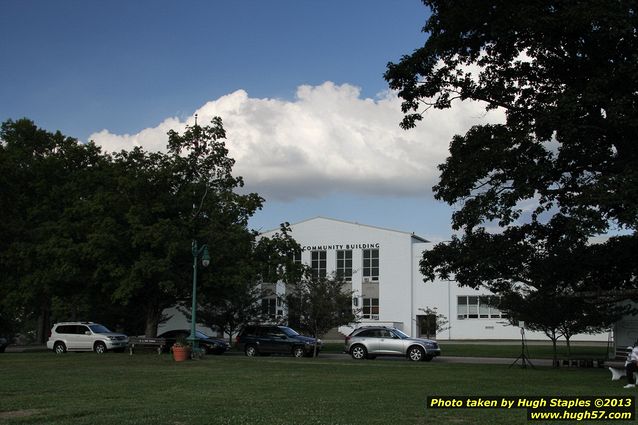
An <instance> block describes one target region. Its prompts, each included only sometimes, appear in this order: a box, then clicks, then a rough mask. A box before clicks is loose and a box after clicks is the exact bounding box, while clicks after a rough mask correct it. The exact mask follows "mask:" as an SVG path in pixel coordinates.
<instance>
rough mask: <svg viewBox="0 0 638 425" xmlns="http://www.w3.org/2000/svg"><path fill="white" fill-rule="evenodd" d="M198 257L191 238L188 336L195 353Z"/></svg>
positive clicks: (196, 348) (194, 241) (194, 243)
mask: <svg viewBox="0 0 638 425" xmlns="http://www.w3.org/2000/svg"><path fill="white" fill-rule="evenodd" d="M198 257H199V251H198V249H197V240H195V239H193V297H192V298H193V304H192V306H191V334H190V336H189V337H188V339H189V340H190V342H191V344H192V345H193V352H194V353H196V352H197V350H198V349H199V344H198V341H197V335H196V334H195V330H196V324H197V258H198Z"/></svg>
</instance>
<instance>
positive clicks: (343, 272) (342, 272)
mask: <svg viewBox="0 0 638 425" xmlns="http://www.w3.org/2000/svg"><path fill="white" fill-rule="evenodd" d="M337 278H339V279H343V280H345V281H347V282H350V281H351V280H352V250H348V251H337Z"/></svg>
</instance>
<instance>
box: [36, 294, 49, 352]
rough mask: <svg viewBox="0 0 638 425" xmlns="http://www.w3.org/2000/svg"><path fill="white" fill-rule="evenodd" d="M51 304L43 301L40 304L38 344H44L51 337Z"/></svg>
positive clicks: (37, 331) (37, 332)
mask: <svg viewBox="0 0 638 425" xmlns="http://www.w3.org/2000/svg"><path fill="white" fill-rule="evenodd" d="M49 310H50V309H49V304H48V303H47V302H43V303H42V305H41V306H40V314H39V315H38V329H36V341H35V342H37V343H38V344H44V343H46V342H47V339H49V330H50V329H51V323H50V322H51V317H50V311H49Z"/></svg>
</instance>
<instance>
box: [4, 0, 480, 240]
mask: <svg viewBox="0 0 638 425" xmlns="http://www.w3.org/2000/svg"><path fill="white" fill-rule="evenodd" d="M1 5H2V14H0V47H1V48H2V53H3V59H2V61H1V62H0V63H1V65H0V99H1V101H0V120H2V121H4V120H6V119H9V118H12V119H17V118H21V117H28V118H30V119H32V120H34V121H35V122H36V124H37V125H39V126H40V127H43V128H46V129H47V130H50V131H54V130H60V131H62V132H63V133H64V134H66V135H69V136H73V137H77V138H78V139H80V140H81V141H87V140H94V141H95V142H96V143H98V144H100V145H101V146H103V147H104V149H105V150H111V151H113V150H120V149H128V148H130V147H131V146H133V145H142V146H144V147H146V148H148V149H161V148H162V146H164V145H165V142H166V138H165V133H166V131H167V130H168V129H170V128H175V129H177V130H179V129H181V128H183V127H184V126H185V125H186V124H189V123H191V124H192V122H193V116H194V114H195V113H197V114H198V115H199V117H200V123H201V122H202V121H201V120H208V119H209V118H210V117H212V116H214V115H220V116H221V117H222V119H223V120H224V123H225V127H226V130H227V132H228V145H229V149H230V151H231V155H232V156H233V157H234V158H235V159H236V160H237V164H236V168H235V170H236V173H237V174H239V175H242V176H244V178H245V181H246V187H247V189H248V190H250V191H256V192H258V193H260V194H261V195H262V196H264V197H265V198H266V204H265V207H264V209H263V211H261V212H259V213H257V214H256V215H255V217H254V218H253V220H252V221H251V226H252V227H254V228H256V229H264V230H266V229H272V228H276V227H278V224H279V223H281V222H283V221H289V222H297V221H301V220H304V219H307V218H311V217H314V216H318V215H322V216H327V217H331V218H336V219H342V220H348V221H356V222H359V223H364V224H370V225H375V226H381V227H388V228H393V229H397V230H402V231H409V232H415V233H417V234H419V235H420V236H423V237H425V238H428V239H431V240H445V239H447V238H449V235H450V232H451V230H450V226H449V220H450V214H451V209H450V208H449V207H448V206H446V205H444V204H441V203H440V202H437V201H435V200H434V199H433V197H432V193H431V186H432V185H433V184H435V183H436V177H437V171H436V165H437V164H438V163H440V162H441V161H443V160H444V158H445V156H446V152H447V146H448V144H449V141H450V138H451V136H452V135H453V134H455V133H462V132H464V131H465V130H466V129H467V128H468V127H469V126H470V125H471V124H473V123H475V122H484V120H486V119H488V118H489V117H488V116H486V115H485V114H484V113H483V111H482V108H481V107H480V106H479V105H472V104H466V105H461V106H459V107H458V108H454V110H453V111H447V112H438V111H437V112H432V113H429V114H428V116H426V120H425V121H424V124H422V125H420V126H419V128H418V129H416V130H410V131H407V132H406V131H404V130H401V129H400V128H399V126H398V124H399V121H400V119H401V113H400V109H399V107H400V100H399V99H398V98H397V97H396V94H393V93H391V92H389V91H388V87H387V83H386V82H385V81H384V80H383V73H384V72H385V66H386V64H387V62H388V61H398V60H399V59H400V57H401V55H403V54H409V53H410V52H412V51H413V50H414V49H415V48H417V47H419V46H420V45H422V44H423V42H424V41H425V35H424V34H423V33H421V31H420V30H421V28H422V26H423V25H424V23H425V20H426V19H427V16H428V11H427V9H426V8H425V7H424V6H423V4H422V3H421V2H420V1H419V0H401V1H390V0H385V1H380V0H349V1H341V0H340V1H336V0H327V1H322V2H316V1H310V0H272V1H266V0H259V1H257V0H253V1H247V0H245V1H232V2H231V1H182V2H177V1H165V0H155V1H142V0H140V1H124V0H115V1H108V2H107V1H85V0H82V1H80V0H57V1H50V0H47V1H40V0H21V1H18V0H5V1H3V2H2V3H1Z"/></svg>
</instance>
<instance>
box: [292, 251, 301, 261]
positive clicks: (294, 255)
mask: <svg viewBox="0 0 638 425" xmlns="http://www.w3.org/2000/svg"><path fill="white" fill-rule="evenodd" d="M292 262H293V263H295V264H301V251H295V252H293V253H292Z"/></svg>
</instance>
